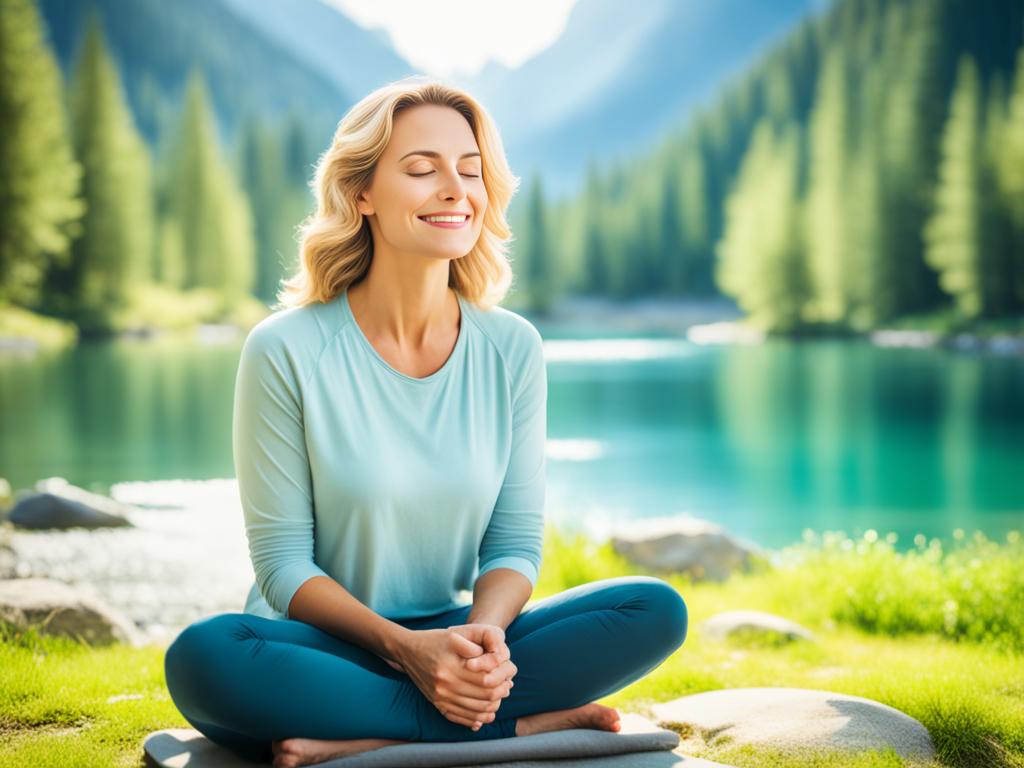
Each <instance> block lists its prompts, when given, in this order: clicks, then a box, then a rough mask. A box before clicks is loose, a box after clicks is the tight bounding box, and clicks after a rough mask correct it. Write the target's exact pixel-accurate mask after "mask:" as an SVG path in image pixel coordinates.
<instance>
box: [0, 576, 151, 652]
mask: <svg viewBox="0 0 1024 768" xmlns="http://www.w3.org/2000/svg"><path fill="white" fill-rule="evenodd" d="M0 622H3V623H6V624H10V625H14V626H15V627H17V628H18V629H26V628H28V626H30V625H33V626H36V627H37V628H38V629H39V631H40V633H42V634H45V635H63V636H65V637H73V638H78V639H79V640H81V641H84V642H86V643H88V644H89V645H110V644H112V643H128V644H130V645H136V646H138V645H142V644H143V641H144V639H143V637H142V635H141V633H140V632H139V631H138V629H137V628H136V626H135V624H134V623H133V622H132V620H131V619H129V618H128V617H127V616H125V615H124V614H122V613H121V612H120V611H118V610H115V609H114V608H111V607H110V606H109V605H107V604H106V603H104V602H103V601H102V600H100V599H99V598H97V597H95V596H94V595H92V594H89V593H87V592H85V591H84V590H82V589H78V588H75V587H73V586H71V585H68V584H65V583H64V582H62V581H55V580H53V579H36V578H29V579H6V580H4V581H0Z"/></svg>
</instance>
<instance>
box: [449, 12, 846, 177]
mask: <svg viewBox="0 0 1024 768" xmlns="http://www.w3.org/2000/svg"><path fill="white" fill-rule="evenodd" d="M827 5H828V3H827V2H824V0H773V1H772V2H770V3H763V2H757V1H754V0H645V1H644V2H642V3H631V4H629V5H628V6H627V5H626V4H624V3H623V2H622V0H580V2H579V3H578V4H577V5H576V6H575V7H574V8H573V10H572V13H571V14H570V17H569V20H568V23H567V26H566V29H565V32H564V33H563V34H562V36H561V37H560V38H559V39H558V40H557V41H556V42H555V43H554V44H553V45H552V46H551V47H549V48H548V49H547V50H545V51H543V52H541V53H540V54H538V55H537V56H535V57H533V58H532V59H530V60H529V61H527V62H526V63H525V64H523V65H522V66H521V67H519V68H517V69H515V70H508V69H506V68H505V67H501V66H498V65H494V64H491V65H489V66H487V67H485V68H484V69H483V70H481V72H480V73H479V74H478V75H477V76H476V77H473V78H462V79H456V78H452V80H453V82H457V83H458V84H460V85H463V86H464V87H466V88H467V89H468V90H470V91H471V92H472V93H473V94H474V95H478V96H479V98H480V100H481V101H482V102H483V103H484V104H485V106H487V108H488V111H490V112H491V113H492V114H493V115H494V117H495V119H496V120H497V122H498V125H499V127H500V129H501V132H502V138H503V139H504V140H505V145H506V150H507V152H508V154H509V157H510V160H511V162H512V164H513V167H514V168H515V169H516V172H517V173H519V175H524V174H526V173H530V172H531V171H532V169H534V168H536V169H537V170H539V171H542V172H543V174H544V180H545V185H546V191H548V192H551V193H553V194H554V195H556V196H557V195H560V194H565V193H568V192H570V191H571V190H573V189H574V188H575V187H576V186H577V185H578V183H579V182H580V180H581V179H582V175H583V172H584V171H585V166H586V161H587V158H588V156H594V157H595V159H598V160H599V161H600V164H602V165H603V164H605V161H607V160H608V159H610V157H611V156H612V155H617V154H624V153H629V152H630V151H632V150H635V149H638V148H641V147H643V146H644V145H647V144H649V143H650V142H651V141H653V140H655V139H656V138H657V137H658V136H659V135H661V134H662V133H663V132H664V131H666V130H667V129H668V128H670V127H672V126H674V125H676V124H678V123H679V122H680V121H681V120H682V119H683V118H684V117H685V116H686V115H687V114H688V113H689V112H690V110H692V109H693V108H694V107H695V106H696V105H698V104H700V103H703V102H706V101H709V100H710V98H711V97H712V95H713V94H715V93H716V92H717V90H718V89H719V87H720V86H721V85H722V84H723V82H724V81H725V80H726V79H728V78H729V77H730V76H734V75H737V74H739V73H740V72H742V71H743V70H744V69H745V68H746V67H747V66H748V65H749V64H750V63H751V62H752V61H754V59H755V58H756V57H757V56H758V55H760V54H761V53H762V52H764V51H765V50H767V49H768V48H769V47H770V46H771V45H773V44H774V43H775V42H777V41H778V40H779V39H780V38H781V37H782V36H783V35H784V34H785V33H787V32H788V31H789V30H790V29H792V28H793V27H794V26H795V25H796V23H797V22H798V21H800V20H801V19H802V18H803V17H804V16H806V15H807V14H808V13H811V12H814V11H816V10H820V9H822V8H824V7H825V6H827Z"/></svg>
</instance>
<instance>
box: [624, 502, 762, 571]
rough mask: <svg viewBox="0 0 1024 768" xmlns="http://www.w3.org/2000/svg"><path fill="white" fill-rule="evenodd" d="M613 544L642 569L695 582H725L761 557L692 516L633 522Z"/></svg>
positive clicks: (723, 531)
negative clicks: (681, 576)
mask: <svg viewBox="0 0 1024 768" xmlns="http://www.w3.org/2000/svg"><path fill="white" fill-rule="evenodd" d="M611 543H612V548H613V549H614V550H615V551H616V552H618V553H619V554H620V555H623V556H624V557H627V558H628V559H630V560H632V561H633V562H634V563H636V564H637V565H639V566H642V567H644V568H648V569H651V570H657V571H666V572H671V573H687V574H689V575H690V576H691V577H692V578H693V580H694V581H703V580H711V581H724V580H725V579H727V578H728V577H729V575H730V574H731V573H732V572H733V571H735V570H737V569H740V568H746V567H748V566H749V565H750V561H751V558H752V557H753V556H754V555H757V554H760V552H759V550H758V549H757V547H756V546H755V545H753V544H751V543H749V542H743V541H741V540H739V539H737V538H735V537H733V536H731V535H730V534H729V533H727V532H726V531H725V530H724V529H723V528H722V527H721V526H719V525H717V524H715V523H712V522H709V521H707V520H701V519H700V518H696V517H692V516H689V515H682V516H674V517H654V518H647V519H640V520H631V521H630V522H629V524H628V526H622V527H620V528H617V529H616V530H615V531H614V532H613V533H612V536H611Z"/></svg>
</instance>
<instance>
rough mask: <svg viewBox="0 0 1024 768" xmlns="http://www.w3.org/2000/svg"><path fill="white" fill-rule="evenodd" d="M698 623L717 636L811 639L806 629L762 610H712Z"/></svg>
mask: <svg viewBox="0 0 1024 768" xmlns="http://www.w3.org/2000/svg"><path fill="white" fill-rule="evenodd" d="M700 626H701V629H702V630H703V631H704V633H705V634H707V635H708V636H709V637H712V638H715V639H716V640H724V639H726V638H729V637H732V638H735V637H740V636H748V637H749V636H753V637H755V638H757V639H761V640H775V641H782V642H792V641H794V640H814V634H813V633H812V632H811V631H810V630H809V629H806V628H805V627H802V626H800V625H799V624H797V623H796V622H793V621H790V620H789V619H784V618H782V617H781V616H776V615H774V614H771V613H766V612H764V611H725V612H723V613H718V614H715V615H714V616H712V617H711V618H710V619H707V620H706V621H704V622H703V623H702V624H701V625H700Z"/></svg>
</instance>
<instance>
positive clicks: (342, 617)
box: [232, 323, 409, 658]
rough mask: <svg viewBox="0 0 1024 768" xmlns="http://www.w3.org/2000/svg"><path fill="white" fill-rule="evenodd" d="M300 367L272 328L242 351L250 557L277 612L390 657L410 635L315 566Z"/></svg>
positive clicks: (237, 415) (240, 467)
mask: <svg viewBox="0 0 1024 768" xmlns="http://www.w3.org/2000/svg"><path fill="white" fill-rule="evenodd" d="M300 371H301V366H299V365H298V364H297V362H296V360H295V359H294V356H293V353H292V351H291V350H289V348H288V345H287V343H286V340H285V339H284V338H282V337H281V335H280V334H279V332H278V330H277V328H276V327H275V325H274V324H273V323H269V324H264V325H260V326H257V327H256V328H255V329H254V330H253V331H252V332H250V334H249V336H248V338H247V339H246V341H245V344H244V345H243V347H242V354H241V359H240V360H239V364H238V373H237V377H236V380H235V400H234V413H233V421H232V446H233V453H234V462H235V473H236V474H237V476H238V487H239V492H240V496H241V502H242V511H243V513H244V515H245V532H246V536H247V538H248V541H249V554H250V558H251V560H252V565H253V571H254V572H255V575H256V582H257V585H258V587H259V590H260V592H261V593H262V594H263V597H264V598H265V599H266V601H267V603H268V604H269V605H270V607H271V608H273V609H274V610H275V611H278V612H279V613H283V614H285V616H287V618H289V619H296V620H298V621H304V622H306V623H308V624H313V625H314V626H318V627H320V628H321V629H323V630H324V631H326V632H329V633H331V634H333V635H336V636H338V637H342V638H344V639H346V640H350V641H352V642H355V643H358V644H359V645H361V646H362V647H364V648H367V649H368V650H371V651H373V652H374V653H376V654H378V655H381V656H389V657H391V658H394V651H395V646H396V644H397V643H399V641H400V640H401V638H403V637H404V636H405V635H406V634H407V633H408V632H409V630H407V629H405V628H404V627H402V626H401V625H399V624H396V623H394V622H392V621H389V620H387V619H385V618H384V617H382V616H379V615H378V614H376V613H375V612H373V611H372V610H370V608H368V607H367V606H366V605H364V604H363V603H361V602H360V601H359V600H358V599H356V598H355V597H354V596H353V595H352V594H351V593H350V592H349V591H348V590H346V589H345V588H344V587H343V586H341V585H340V584H339V583H338V582H337V581H335V580H334V579H332V578H331V577H330V576H329V575H328V574H327V573H326V572H324V570H323V569H321V568H320V567H319V566H318V565H317V564H316V563H315V562H314V560H313V485H312V477H311V473H310V464H309V456H308V455H307V451H306V435H305V427H304V422H303V412H302V410H303V409H302V395H301V389H300V377H301V375H302V374H301V372H300Z"/></svg>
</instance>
